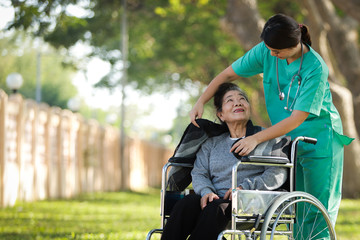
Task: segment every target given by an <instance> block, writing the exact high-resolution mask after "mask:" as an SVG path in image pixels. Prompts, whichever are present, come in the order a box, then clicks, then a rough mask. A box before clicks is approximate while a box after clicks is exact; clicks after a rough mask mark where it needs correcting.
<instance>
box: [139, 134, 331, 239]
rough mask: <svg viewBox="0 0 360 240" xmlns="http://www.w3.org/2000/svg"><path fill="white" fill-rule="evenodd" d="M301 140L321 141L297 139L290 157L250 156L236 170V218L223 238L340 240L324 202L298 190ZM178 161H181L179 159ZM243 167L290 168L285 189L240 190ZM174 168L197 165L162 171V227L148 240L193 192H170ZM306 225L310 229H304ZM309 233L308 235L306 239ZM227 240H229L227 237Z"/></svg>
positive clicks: (171, 163) (179, 164) (177, 164)
mask: <svg viewBox="0 0 360 240" xmlns="http://www.w3.org/2000/svg"><path fill="white" fill-rule="evenodd" d="M300 141H303V142H305V143H311V144H316V142H317V140H316V139H314V138H308V137H302V136H301V137H297V138H295V139H294V140H293V141H292V142H291V146H290V157H288V158H284V157H273V156H249V157H248V158H243V159H242V160H239V161H238V162H237V163H236V164H235V165H234V166H233V168H232V189H233V190H232V217H231V222H230V224H229V225H228V227H227V228H226V229H225V230H224V231H222V232H221V233H220V234H219V236H218V240H222V239H229V237H230V239H235V238H237V239H244V238H245V239H246V240H250V239H260V240H266V239H276V240H277V239H323V238H321V237H320V235H321V234H322V233H324V232H328V234H329V236H330V239H332V240H336V234H335V230H334V225H333V224H332V222H331V220H330V217H329V215H328V213H327V210H326V209H325V207H324V206H323V205H322V203H321V202H320V201H319V200H318V199H317V198H315V197H314V196H312V195H311V194H308V193H306V192H300V191H295V171H296V149H297V145H298V143H299V142H300ZM177 160H178V159H177ZM240 164H252V165H263V166H264V165H265V166H277V167H285V168H287V169H288V172H289V174H288V178H287V182H286V183H285V184H284V185H283V186H285V188H286V189H285V190H275V191H259V190H237V189H236V187H237V177H236V176H237V171H238V168H239V166H240ZM170 167H175V168H185V169H188V170H190V171H191V169H192V167H193V165H192V164H190V163H187V162H186V161H185V162H181V161H176V162H174V161H171V159H169V162H168V163H166V164H165V165H164V167H163V169H162V183H161V196H160V198H161V199H160V202H161V203H160V216H161V228H158V229H152V230H150V231H149V233H148V235H147V237H146V239H147V240H150V239H151V238H152V236H153V234H162V232H163V229H164V226H165V224H166V221H167V219H168V218H169V217H170V212H171V209H172V207H173V206H174V205H175V203H176V201H178V200H179V199H181V198H183V196H184V195H186V194H189V192H190V191H191V190H189V189H185V190H184V191H181V192H180V191H169V190H168V172H169V171H168V170H169V168H170ZM309 213H311V214H309ZM305 226H306V229H304V228H305ZM304 232H306V236H304ZM225 237H226V238H225Z"/></svg>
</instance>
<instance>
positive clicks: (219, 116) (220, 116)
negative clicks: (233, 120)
mask: <svg viewBox="0 0 360 240" xmlns="http://www.w3.org/2000/svg"><path fill="white" fill-rule="evenodd" d="M216 116H217V117H218V118H219V119H220V121H222V122H224V120H223V119H222V113H221V112H217V113H216Z"/></svg>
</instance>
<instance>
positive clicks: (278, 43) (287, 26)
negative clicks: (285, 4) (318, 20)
mask: <svg viewBox="0 0 360 240" xmlns="http://www.w3.org/2000/svg"><path fill="white" fill-rule="evenodd" d="M260 37H261V39H262V40H263V41H264V42H265V44H266V45H268V46H269V47H271V48H274V49H284V48H291V47H295V46H296V45H297V44H298V43H299V42H300V40H301V41H302V42H303V43H305V44H307V45H309V46H311V37H310V34H309V29H308V27H307V26H306V25H303V24H298V23H297V22H296V21H295V19H293V18H292V17H289V16H287V15H284V14H281V13H280V14H276V15H274V16H272V17H270V18H269V20H268V21H267V22H266V23H265V26H264V28H263V31H262V33H261V35H260Z"/></svg>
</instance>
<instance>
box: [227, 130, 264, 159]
mask: <svg viewBox="0 0 360 240" xmlns="http://www.w3.org/2000/svg"><path fill="white" fill-rule="evenodd" d="M258 144H259V142H258V140H257V139H256V137H255V136H254V135H251V136H248V137H246V138H244V139H241V140H239V141H238V142H236V143H235V144H234V145H233V146H232V148H231V149H230V152H235V153H238V154H239V155H240V156H246V155H249V153H251V151H252V150H254V148H255V147H256V146H257V145H258Z"/></svg>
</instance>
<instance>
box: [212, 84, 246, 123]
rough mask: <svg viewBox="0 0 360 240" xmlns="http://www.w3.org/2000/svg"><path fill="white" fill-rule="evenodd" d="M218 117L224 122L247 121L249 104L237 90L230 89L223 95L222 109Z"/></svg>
mask: <svg viewBox="0 0 360 240" xmlns="http://www.w3.org/2000/svg"><path fill="white" fill-rule="evenodd" d="M217 114H218V117H219V118H220V119H221V121H223V122H225V123H231V122H237V121H246V122H247V121H248V120H249V119H250V114H251V113H250V104H249V102H248V101H246V98H245V97H244V96H243V95H241V93H240V92H239V91H236V90H231V91H229V92H227V93H225V95H224V97H223V103H222V110H221V112H218V113H217Z"/></svg>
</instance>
